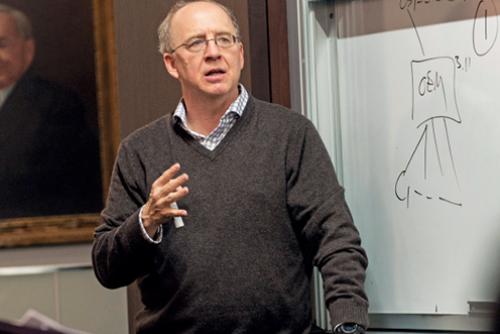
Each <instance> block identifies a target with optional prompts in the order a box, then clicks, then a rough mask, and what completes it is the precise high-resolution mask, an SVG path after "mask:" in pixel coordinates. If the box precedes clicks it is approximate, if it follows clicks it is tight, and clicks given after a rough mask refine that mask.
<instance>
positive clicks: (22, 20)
mask: <svg viewBox="0 0 500 334" xmlns="http://www.w3.org/2000/svg"><path fill="white" fill-rule="evenodd" d="M0 13H5V14H7V15H9V16H10V17H12V18H13V19H14V21H15V23H16V28H17V32H18V33H19V34H20V35H21V37H23V38H24V39H31V38H33V29H32V28H31V22H30V20H29V19H28V17H27V16H26V14H24V13H23V12H21V11H20V10H17V9H15V8H13V7H10V6H7V5H4V4H0Z"/></svg>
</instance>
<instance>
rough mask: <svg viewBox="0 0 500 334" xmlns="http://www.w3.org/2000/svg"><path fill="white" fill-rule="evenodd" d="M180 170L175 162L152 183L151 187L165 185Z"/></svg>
mask: <svg viewBox="0 0 500 334" xmlns="http://www.w3.org/2000/svg"><path fill="white" fill-rule="evenodd" d="M180 170H181V165H180V164H179V163H178V162H176V163H175V164H173V165H172V166H170V167H169V168H168V169H167V170H166V171H164V172H163V174H161V175H160V177H159V178H157V179H156V180H155V182H153V187H155V186H156V187H161V186H164V185H165V184H167V183H168V182H169V181H170V180H171V179H172V178H173V177H174V176H175V175H176V174H177V173H179V171H180Z"/></svg>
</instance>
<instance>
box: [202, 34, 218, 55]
mask: <svg viewBox="0 0 500 334" xmlns="http://www.w3.org/2000/svg"><path fill="white" fill-rule="evenodd" d="M219 57H220V48H219V46H218V45H217V43H216V42H215V39H212V38H211V39H209V40H207V47H206V48H205V58H207V59H218V58H219Z"/></svg>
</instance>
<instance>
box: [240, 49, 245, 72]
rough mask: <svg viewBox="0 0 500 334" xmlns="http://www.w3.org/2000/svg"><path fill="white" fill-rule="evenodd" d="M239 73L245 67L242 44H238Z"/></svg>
mask: <svg viewBox="0 0 500 334" xmlns="http://www.w3.org/2000/svg"><path fill="white" fill-rule="evenodd" d="M240 64H241V65H240V71H241V70H243V66H244V65H245V49H244V48H243V43H240Z"/></svg>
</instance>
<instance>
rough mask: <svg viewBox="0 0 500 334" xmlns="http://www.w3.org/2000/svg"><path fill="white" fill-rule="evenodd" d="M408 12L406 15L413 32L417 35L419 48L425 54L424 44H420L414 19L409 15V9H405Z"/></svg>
mask: <svg viewBox="0 0 500 334" xmlns="http://www.w3.org/2000/svg"><path fill="white" fill-rule="evenodd" d="M406 11H407V12H408V16H409V17H410V20H411V24H412V25H413V29H414V30H415V34H416V35H417V39H418V43H419V44H420V49H421V50H422V54H423V55H424V56H425V51H424V45H423V44H422V40H421V39H420V35H419V33H418V29H417V26H416V24H415V21H414V20H413V16H411V13H410V10H409V9H406Z"/></svg>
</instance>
